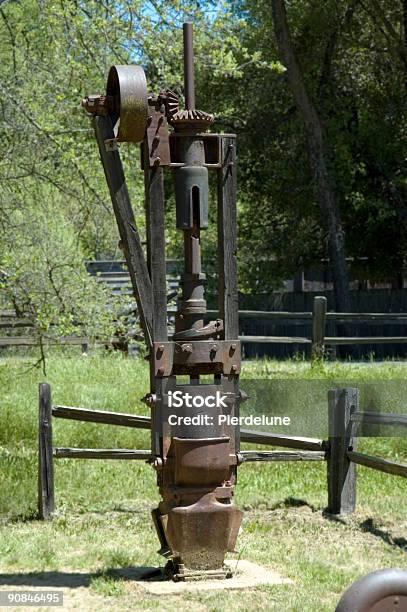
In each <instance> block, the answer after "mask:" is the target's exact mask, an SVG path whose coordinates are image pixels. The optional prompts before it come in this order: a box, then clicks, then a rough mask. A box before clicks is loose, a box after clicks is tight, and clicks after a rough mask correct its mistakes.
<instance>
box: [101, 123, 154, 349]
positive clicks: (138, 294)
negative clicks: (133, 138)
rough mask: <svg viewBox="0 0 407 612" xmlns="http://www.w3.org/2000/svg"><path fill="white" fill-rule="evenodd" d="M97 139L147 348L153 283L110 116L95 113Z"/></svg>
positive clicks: (150, 332) (150, 323)
mask: <svg viewBox="0 0 407 612" xmlns="http://www.w3.org/2000/svg"><path fill="white" fill-rule="evenodd" d="M93 125H94V129H95V135H96V140H97V143H98V145H99V152H100V158H101V161H102V164H103V169H104V171H105V176H106V181H107V184H108V186H109V191H110V197H111V199H112V204H113V210H114V214H115V216H116V221H117V225H118V228H119V234H120V238H121V241H122V244H123V250H124V254H125V257H126V262H127V267H128V270H129V273H130V278H131V283H132V286H133V291H134V295H135V298H136V302H137V308H138V311H139V314H140V320H141V325H142V328H143V331H144V336H145V340H146V344H147V347H148V348H151V347H152V343H153V340H152V326H153V307H152V303H153V301H152V287H151V280H150V276H149V273H148V268H147V263H146V260H145V257H144V252H143V248H142V245H141V240H140V236H139V233H138V229H137V226H136V221H135V218H134V213H133V209H132V207H131V201H130V195H129V192H128V189H127V184H126V179H125V177H124V171H123V166H122V162H121V159H120V154H119V152H118V151H107V150H106V145H105V141H106V140H111V139H113V138H114V133H113V126H112V122H111V119H110V117H108V116H106V117H105V116H96V117H95V118H94V122H93Z"/></svg>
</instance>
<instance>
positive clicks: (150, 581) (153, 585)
mask: <svg viewBox="0 0 407 612" xmlns="http://www.w3.org/2000/svg"><path fill="white" fill-rule="evenodd" d="M225 565H226V566H227V567H228V568H229V569H230V570H231V572H232V573H233V576H232V578H228V579H227V580H219V579H214V578H212V577H208V576H205V577H203V578H201V579H200V580H185V581H179V582H174V580H169V579H168V577H166V576H165V573H164V570H162V571H161V573H159V572H154V573H152V572H150V574H149V576H148V577H147V576H145V577H143V578H136V579H135V584H136V585H137V586H138V587H142V588H143V590H144V591H146V592H147V593H151V594H152V595H158V596H160V595H177V594H181V593H185V592H191V591H192V592H200V591H222V590H231V589H252V588H254V587H256V586H260V585H266V584H267V585H272V586H275V587H276V588H278V587H279V585H284V584H285V585H287V584H293V582H292V580H290V579H288V578H284V577H283V576H281V575H280V574H278V573H277V572H275V571H273V570H271V569H268V568H265V567H262V566H261V565H257V564H256V563H252V562H250V561H245V560H242V559H240V560H237V559H234V560H233V561H232V560H228V561H225Z"/></svg>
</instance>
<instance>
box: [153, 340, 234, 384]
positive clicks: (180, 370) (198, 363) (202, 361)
mask: <svg viewBox="0 0 407 612" xmlns="http://www.w3.org/2000/svg"><path fill="white" fill-rule="evenodd" d="M153 354H154V376H159V377H161V376H171V375H173V374H188V373H190V372H191V370H194V369H195V368H199V371H200V373H201V374H225V375H227V376H229V375H236V374H240V368H241V346H240V342H239V341H237V340H234V341H226V340H216V341H210V340H197V341H190V342H154V346H153Z"/></svg>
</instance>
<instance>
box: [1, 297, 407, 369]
mask: <svg viewBox="0 0 407 612" xmlns="http://www.w3.org/2000/svg"><path fill="white" fill-rule="evenodd" d="M175 313H176V311H175V310H174V309H169V310H168V315H169V316H170V317H171V316H173V315H175ZM218 316H219V312H218V311H217V310H208V311H207V312H206V314H205V318H206V319H211V318H214V317H218ZM239 319H240V320H241V321H243V320H253V321H271V322H275V323H280V324H283V323H284V324H287V325H303V324H304V322H305V323H308V322H309V323H310V324H311V325H312V329H311V331H310V336H309V337H307V336H305V335H304V336H287V335H284V336H283V335H281V336H278V335H266V334H264V335H258V334H256V335H253V334H250V333H245V334H241V335H240V336H239V340H240V341H241V342H242V344H246V345H253V344H259V345H265V344H268V345H272V344H276V345H279V344H284V345H299V346H304V347H306V350H307V351H309V349H308V347H310V352H309V354H310V356H311V358H313V359H317V358H318V359H319V358H322V357H323V356H324V352H325V347H326V346H334V347H335V346H347V345H350V346H352V345H353V346H361V345H372V344H377V345H383V344H389V345H391V344H400V345H404V344H407V335H397V336H395V335H389V336H384V335H380V336H371V335H365V336H355V335H352V336H351V335H349V336H343V335H342V336H332V335H329V336H328V335H327V333H326V326H327V323H328V322H330V321H333V322H336V323H338V324H343V325H346V324H354V323H368V324H378V325H388V324H392V325H395V324H401V325H406V324H407V313H403V312H396V313H383V312H360V313H358V312H345V313H343V312H342V313H341V312H327V300H326V298H325V297H323V296H316V297H315V298H314V304H313V311H312V312H287V311H263V310H240V311H239ZM24 327H27V328H30V327H32V323H31V322H30V321H29V320H28V319H26V318H24V317H17V316H16V315H15V313H13V312H11V311H0V329H3V330H7V329H10V330H13V329H17V328H24ZM131 338H132V336H131V333H129V334H127V335H126V336H124V337H120V336H118V337H117V338H116V337H114V338H110V339H105V340H97V341H96V344H105V345H106V344H110V345H112V346H116V348H120V347H125V346H126V343H127V342H128V341H129V340H130V339H131ZM137 339H139V340H140V339H141V337H139V338H137ZM43 341H44V342H45V343H46V344H64V345H81V346H82V347H84V348H85V350H86V348H87V346H88V345H89V340H88V338H85V337H83V338H81V337H73V336H70V337H66V338H52V337H50V338H45V339H44V340H43ZM37 344H38V339H37V338H36V337H32V336H27V335H25V336H16V335H14V336H3V337H0V348H1V347H9V346H35V345H37Z"/></svg>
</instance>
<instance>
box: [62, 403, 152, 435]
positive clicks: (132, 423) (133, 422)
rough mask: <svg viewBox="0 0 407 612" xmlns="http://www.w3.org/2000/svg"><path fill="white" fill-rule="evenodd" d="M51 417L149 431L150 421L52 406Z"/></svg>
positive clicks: (133, 416)
mask: <svg viewBox="0 0 407 612" xmlns="http://www.w3.org/2000/svg"><path fill="white" fill-rule="evenodd" d="M52 416H54V417H57V418H59V419H71V420H74V421H87V422H92V423H103V424H106V425H120V426H122V427H136V428H138V429H151V419H150V417H148V416H140V415H136V414H125V413H123V412H108V411H107V410H89V409H88V408H76V407H73V406H53V407H52Z"/></svg>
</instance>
